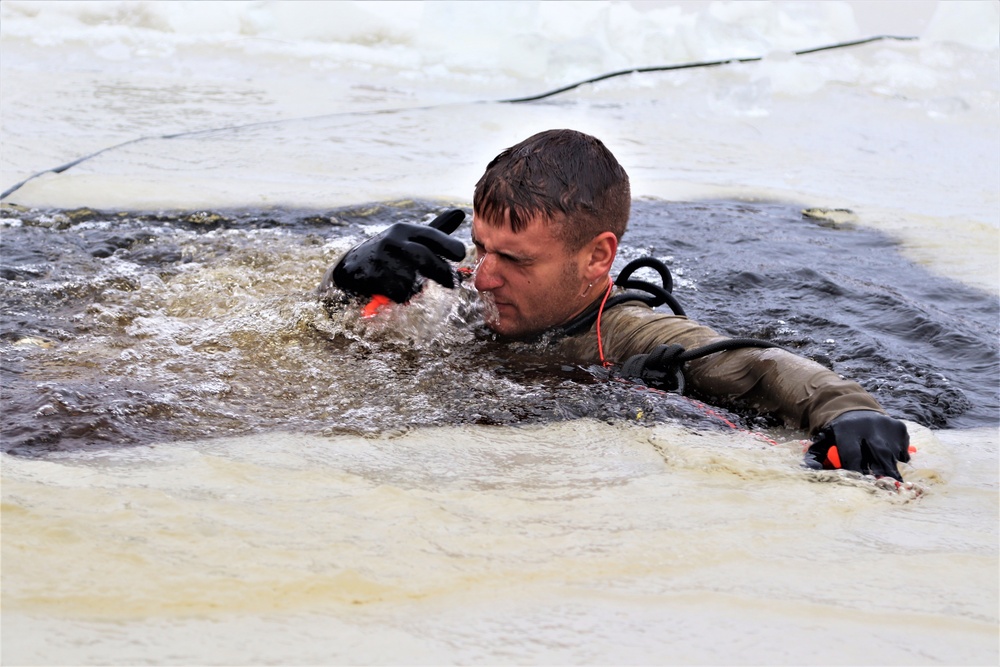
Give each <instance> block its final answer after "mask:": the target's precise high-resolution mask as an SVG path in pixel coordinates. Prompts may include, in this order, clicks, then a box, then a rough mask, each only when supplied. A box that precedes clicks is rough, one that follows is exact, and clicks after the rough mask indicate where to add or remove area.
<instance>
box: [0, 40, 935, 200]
mask: <svg viewBox="0 0 1000 667" xmlns="http://www.w3.org/2000/svg"><path fill="white" fill-rule="evenodd" d="M885 39H893V40H899V41H910V40H915V39H917V38H916V37H898V36H895V35H878V36H876V37H868V38H865V39H856V40H853V41H850V42H839V43H837V44H828V45H826V46H817V47H814V48H811V49H802V50H801V51H794V52H793V54H794V55H796V56H802V55H806V54H808V53H818V52H820V51H830V50H832V49H842V48H846V47H849V46H859V45H861V44H869V43H871V42H878V41H881V40H885ZM763 59H764V56H754V57H750V58H730V59H728V60H709V61H704V62H693V63H681V64H678V65H659V66H655V67H636V68H633V69H625V70H620V71H617V72H609V73H607V74H602V75H600V76H595V77H593V78H591V79H586V80H584V81H578V82H576V83H573V84H570V85H568V86H563V87H562V88H557V89H555V90H550V91H548V92H547V93H541V94H539V95H530V96H528V97H516V98H512V99H508V100H495V101H494V103H500V104H521V103H523V102H534V101H537V100H543V99H545V98H548V97H552V96H554V95H559V94H561V93H565V92H568V91H570V90H573V89H574V88H579V87H580V86H583V85H586V84H588V83H597V82H598V81H604V80H606V79H612V78H614V77H618V76H625V75H626V74H645V73H648V72H668V71H672V70H679V69H694V68H698V67H718V66H720V65H728V64H730V63H750V62H758V61H761V60H763ZM487 103H489V102H487ZM442 106H449V105H444V104H437V105H431V106H426V107H409V108H400V109H379V110H374V111H371V110H369V111H344V112H340V113H331V114H322V115H319V116H305V117H302V118H286V119H283V120H271V121H261V122H257V123H246V124H244V125H229V126H226V127H218V128H212V129H207V130H193V131H191V132H177V133H174V134H161V135H150V136H145V137H139V138H137V139H130V140H128V141H123V142H122V143H120V144H115V145H113V146H108V147H106V148H102V149H101V150H99V151H94V152H93V153H90V154H88V155H84V156H83V157H79V158H77V159H75V160H73V161H71V162H67V163H66V164H64V165H60V166H58V167H54V168H52V169H45V170H43V171H40V172H38V173H37V174H32V175H31V176H29V177H28V178H26V179H24V180H23V181H21V182H20V183H17V184H16V185H13V186H11V187H9V188H7V189H6V190H4V191H3V193H2V194H0V200H4V199H6V198H7V197H9V196H10V195H12V194H13V193H15V192H17V191H18V190H19V189H21V187H22V186H24V185H25V184H26V183H28V182H29V181H33V180H34V179H36V178H38V177H39V176H42V175H43V174H48V173H53V174H61V173H63V172H64V171H66V170H67V169H71V168H73V167H75V166H76V165H78V164H80V163H81V162H86V161H87V160H89V159H91V158H94V157H97V156H98V155H100V154H101V153H106V152H108V151H112V150H115V149H118V148H122V147H124V146H128V145H129V144H136V143H139V142H141V141H149V140H152V139H177V138H180V137H191V136H194V135H198V134H210V133H213V132H228V131H231V130H242V129H245V128H249V127H261V126H265V125H277V124H280V123H289V122H292V121H302V120H315V119H319V118H331V117H334V116H360V115H369V114H380V113H398V112H400V111H413V110H415V109H435V108H438V107H442Z"/></svg>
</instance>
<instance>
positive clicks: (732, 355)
mask: <svg viewBox="0 0 1000 667" xmlns="http://www.w3.org/2000/svg"><path fill="white" fill-rule="evenodd" d="M724 339H725V337H724V336H720V335H719V334H718V333H716V332H715V331H713V330H712V329H710V328H708V327H704V326H701V325H699V324H697V323H695V322H692V321H691V320H689V319H687V318H686V317H680V316H677V315H667V314H664V313H657V312H654V311H653V310H651V309H650V308H649V307H647V306H645V305H643V304H631V303H630V304H623V305H621V306H618V307H616V308H613V309H611V310H609V311H607V312H605V313H604V314H603V316H602V321H601V341H602V343H603V348H604V356H605V360H606V361H608V362H611V363H621V362H623V361H625V360H626V359H628V358H629V357H631V356H632V355H635V354H644V353H648V352H650V351H652V350H653V349H654V348H655V347H656V346H658V345H663V344H668V345H670V344H676V345H681V346H683V347H684V348H685V349H688V350H691V349H694V348H697V347H701V346H702V345H706V344H708V343H711V342H713V341H717V340H724ZM561 346H562V349H563V351H564V352H565V353H567V354H569V355H571V356H573V357H575V358H577V359H579V360H580V361H587V362H591V363H594V362H599V361H600V353H599V350H598V343H597V326H596V324H595V325H594V327H592V328H591V330H590V331H588V332H586V333H584V334H580V335H579V336H574V337H571V338H568V339H566V340H565V341H563V342H562V343H561ZM684 376H685V379H686V380H687V383H688V386H689V387H690V388H691V389H693V390H694V392H696V393H697V394H699V395H701V396H705V397H707V398H709V399H711V400H714V401H718V402H720V403H728V404H733V403H739V404H740V405H744V406H748V407H751V408H753V409H755V410H757V411H759V412H763V413H768V414H774V415H777V416H779V417H781V418H782V419H784V420H785V422H786V423H787V424H788V425H789V426H794V427H796V428H801V429H804V430H806V431H808V432H809V433H815V432H816V431H817V430H819V429H820V428H821V427H823V426H825V425H826V424H827V423H829V422H830V420H832V419H833V418H835V417H837V416H838V415H841V414H843V413H844V412H848V411H850V410H875V411H877V412H884V411H883V410H882V407H881V406H879V404H878V402H876V401H875V399H874V398H872V397H871V395H869V394H868V392H866V391H865V390H864V389H862V388H861V386H860V385H859V384H857V383H856V382H852V381H850V380H845V379H844V378H842V377H840V376H839V375H837V374H836V373H834V372H833V371H831V370H829V369H827V368H825V367H823V366H821V365H819V364H817V363H816V362H814V361H811V360H809V359H805V358H804V357H800V356H798V355H795V354H792V353H791V352H787V351H785V350H781V349H778V348H766V349H759V348H747V349H740V350H733V351H728V352H719V353H716V354H711V355H708V356H707V357H702V358H701V359H696V360H694V361H691V362H688V363H687V364H686V365H685V367H684Z"/></svg>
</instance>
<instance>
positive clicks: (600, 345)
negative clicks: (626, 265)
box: [597, 278, 615, 368]
mask: <svg viewBox="0 0 1000 667" xmlns="http://www.w3.org/2000/svg"><path fill="white" fill-rule="evenodd" d="M614 284H615V281H614V280H612V279H610V278H608V290H607V291H606V292H605V293H604V298H603V299H601V307H600V308H599V309H598V311H597V354H599V355H600V357H601V366H603V367H604V368H607V367H608V366H611V363H610V362H609V361H607V360H605V358H604V341H603V340H601V315H603V314H604V304H606V303H607V302H608V297H609V296H611V288H612V287H613V286H614Z"/></svg>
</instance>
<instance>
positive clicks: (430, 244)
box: [323, 209, 465, 303]
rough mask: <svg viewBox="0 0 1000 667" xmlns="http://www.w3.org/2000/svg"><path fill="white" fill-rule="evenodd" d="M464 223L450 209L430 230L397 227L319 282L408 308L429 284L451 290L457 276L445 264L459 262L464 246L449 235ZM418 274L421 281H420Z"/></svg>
mask: <svg viewBox="0 0 1000 667" xmlns="http://www.w3.org/2000/svg"><path fill="white" fill-rule="evenodd" d="M463 220H465V212H464V211H461V210H459V209H453V210H451V211H448V212H446V213H442V214H441V215H439V216H438V217H436V218H435V219H434V220H433V222H431V224H430V225H413V224H409V223H405V222H398V223H396V224H394V225H393V226H392V227H390V228H389V229H387V230H385V231H384V232H382V233H381V234H379V235H378V236H373V237H372V238H370V239H368V240H367V241H365V242H364V243H361V244H360V245H357V246H355V247H354V248H351V249H350V250H348V251H347V254H346V255H344V256H343V257H342V258H341V260H340V262H338V263H337V265H336V266H334V267H333V269H331V270H330V271H329V272H328V273H327V275H326V277H325V278H324V279H323V284H324V286H328V284H329V282H330V281H331V280H332V281H333V282H334V283H335V284H336V285H337V287H339V288H340V289H342V290H344V291H345V292H350V293H352V294H359V295H362V296H373V295H376V294H381V295H384V296H387V297H389V298H390V299H392V300H393V301H395V302H396V303H406V302H407V301H409V300H410V299H412V298H413V296H414V295H415V294H416V293H417V292H419V291H420V288H421V287H422V286H423V284H424V282H423V279H422V278H421V277H420V276H424V277H426V278H430V279H431V280H434V281H436V282H438V283H440V284H442V285H444V286H445V287H454V286H455V274H454V271H453V270H452V268H451V266H450V265H449V264H448V262H446V261H445V259H450V260H452V261H455V262H458V261H461V260H462V259H463V258H464V257H465V245H464V244H463V243H462V242H461V241H459V240H458V239H453V238H451V237H450V236H448V235H449V234H451V233H452V232H453V231H455V230H456V229H458V226H459V225H460V224H462V221H463ZM418 274H419V275H418Z"/></svg>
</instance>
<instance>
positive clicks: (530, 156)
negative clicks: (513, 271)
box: [472, 130, 632, 250]
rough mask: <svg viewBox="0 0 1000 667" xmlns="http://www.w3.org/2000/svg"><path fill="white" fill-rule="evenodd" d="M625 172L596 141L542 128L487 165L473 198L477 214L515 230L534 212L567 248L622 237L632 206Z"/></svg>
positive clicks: (613, 157) (575, 133)
mask: <svg viewBox="0 0 1000 667" xmlns="http://www.w3.org/2000/svg"><path fill="white" fill-rule="evenodd" d="M631 201H632V196H631V190H630V188H629V182H628V174H626V173H625V170H624V169H623V168H622V166H621V165H620V164H618V161H617V160H616V159H615V156H614V155H612V154H611V151H609V150H608V149H607V147H606V146H605V145H604V144H603V143H601V141H600V139H597V138H596V137H592V136H590V135H589V134H584V133H582V132H577V131H575V130H546V131H545V132H539V133H538V134H536V135H534V136H531V137H528V138H527V139H525V140H524V141H522V142H521V143H519V144H517V145H516V146H511V147H510V148H508V149H506V150H505V151H503V152H502V153H500V155H498V156H496V157H495V158H493V161H492V162H490V163H489V164H488V165H487V166H486V172H485V173H484V174H483V176H482V178H480V179H479V182H478V183H476V191H475V194H474V196H473V199H472V206H473V210H474V211H475V214H476V216H477V217H479V218H482V219H483V221H484V222H485V223H487V224H488V225H492V226H496V227H499V226H502V225H504V224H508V219H509V225H510V228H511V230H513V231H514V232H519V231H521V230H523V229H524V228H525V227H527V226H528V223H529V222H530V221H531V220H532V219H533V218H535V217H536V216H539V215H541V216H542V218H543V219H544V220H545V222H546V224H551V225H554V226H555V233H556V237H557V238H559V239H561V240H562V241H563V242H564V243H565V244H566V246H567V247H568V248H569V249H571V250H576V249H579V248H582V247H583V245H584V244H585V243H587V242H588V241H590V240H591V239H593V238H594V237H595V236H597V235H598V234H601V233H603V232H608V231H609V232H613V233H614V235H615V236H617V237H618V240H621V237H622V234H624V233H625V227H626V225H628V216H629V209H630V208H631Z"/></svg>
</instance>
